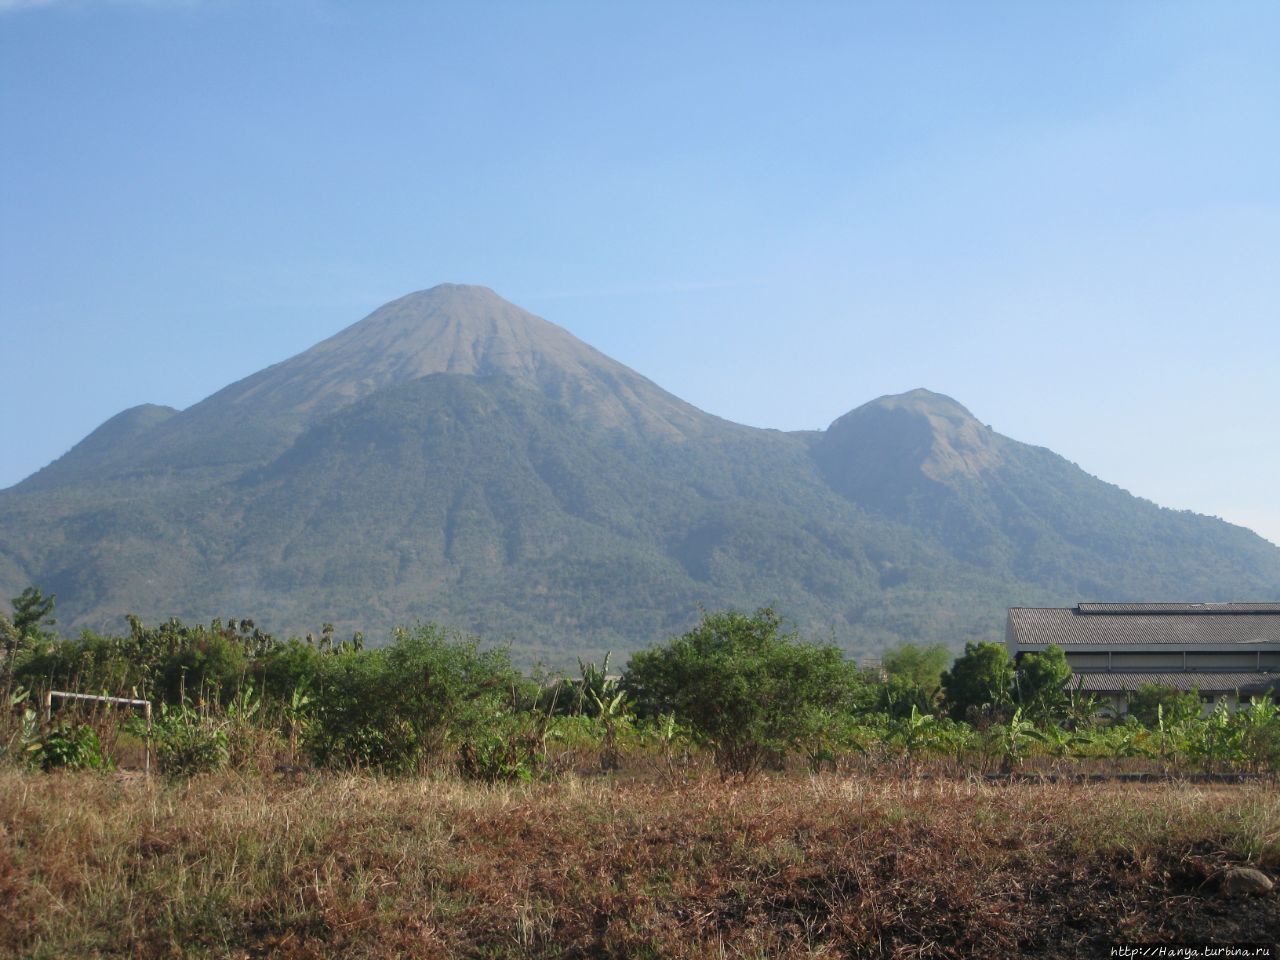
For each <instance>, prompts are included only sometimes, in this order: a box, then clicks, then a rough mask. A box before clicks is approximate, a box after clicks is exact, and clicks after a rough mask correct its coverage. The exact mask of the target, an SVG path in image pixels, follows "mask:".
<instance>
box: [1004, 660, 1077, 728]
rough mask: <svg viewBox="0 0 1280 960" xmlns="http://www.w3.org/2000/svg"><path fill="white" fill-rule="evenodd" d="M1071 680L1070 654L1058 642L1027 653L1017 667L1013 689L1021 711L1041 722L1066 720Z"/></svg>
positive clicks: (1030, 718)
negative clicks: (1068, 661) (1068, 660)
mask: <svg viewBox="0 0 1280 960" xmlns="http://www.w3.org/2000/svg"><path fill="white" fill-rule="evenodd" d="M1070 679H1071V666H1070V665H1069V664H1068V663H1067V655H1066V654H1065V653H1063V652H1062V648H1061V647H1059V646H1058V645H1057V644H1053V643H1051V644H1049V646H1047V647H1045V649H1043V650H1032V651H1029V652H1027V653H1024V654H1023V655H1022V656H1021V657H1019V658H1018V663H1017V665H1016V667H1015V669H1014V688H1015V690H1016V693H1017V700H1018V705H1019V706H1020V707H1021V708H1022V712H1023V713H1024V714H1025V715H1026V716H1027V718H1028V719H1029V720H1031V721H1033V722H1035V723H1040V724H1045V723H1051V722H1053V723H1056V722H1057V721H1059V720H1061V719H1063V718H1064V717H1065V716H1066V714H1067V709H1068V706H1069V701H1070V695H1069V693H1068V691H1067V682H1068V681H1069V680H1070Z"/></svg>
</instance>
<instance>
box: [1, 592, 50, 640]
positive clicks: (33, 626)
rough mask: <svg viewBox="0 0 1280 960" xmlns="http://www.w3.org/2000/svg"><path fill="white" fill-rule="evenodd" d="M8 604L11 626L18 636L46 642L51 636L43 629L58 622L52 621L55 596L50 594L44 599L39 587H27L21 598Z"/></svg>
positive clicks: (15, 598)
mask: <svg viewBox="0 0 1280 960" xmlns="http://www.w3.org/2000/svg"><path fill="white" fill-rule="evenodd" d="M9 602H10V603H11V604H12V605H13V626H14V627H15V628H16V629H17V631H18V635H19V636H21V637H24V638H26V639H28V640H46V639H48V638H49V637H50V636H51V632H50V631H48V630H45V629H44V628H45V627H52V626H54V625H55V624H56V623H57V622H58V621H57V620H55V619H53V608H54V606H55V605H56V604H57V602H58V596H57V594H53V593H51V594H49V595H48V596H47V597H46V596H45V595H44V594H43V593H41V592H40V588H39V587H27V589H25V590H23V591H22V595H21V596H17V597H14V598H13V599H12V600H11V601H9Z"/></svg>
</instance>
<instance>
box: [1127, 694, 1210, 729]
mask: <svg viewBox="0 0 1280 960" xmlns="http://www.w3.org/2000/svg"><path fill="white" fill-rule="evenodd" d="M1129 716H1131V717H1133V718H1134V719H1135V720H1137V721H1138V722H1139V723H1141V724H1142V725H1143V726H1144V727H1146V728H1147V729H1149V730H1154V729H1155V728H1156V727H1157V726H1158V725H1159V723H1160V721H1161V719H1163V720H1164V724H1165V726H1167V727H1168V726H1173V725H1175V724H1180V723H1185V722H1186V721H1188V720H1195V719H1197V718H1198V717H1199V716H1200V694H1199V693H1197V692H1196V691H1195V690H1191V691H1185V690H1175V689H1174V688H1173V687H1161V686H1157V685H1156V684H1153V683H1144V684H1143V685H1142V686H1141V687H1139V688H1138V690H1137V692H1136V693H1131V694H1130V695H1129Z"/></svg>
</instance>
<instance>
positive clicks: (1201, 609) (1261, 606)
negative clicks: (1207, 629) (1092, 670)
mask: <svg viewBox="0 0 1280 960" xmlns="http://www.w3.org/2000/svg"><path fill="white" fill-rule="evenodd" d="M1076 609H1077V610H1079V611H1080V612H1081V613H1208V614H1214V613H1217V614H1241V613H1244V614H1252V613H1280V603H1081V604H1077V605H1076Z"/></svg>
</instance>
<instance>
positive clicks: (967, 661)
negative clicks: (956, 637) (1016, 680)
mask: <svg viewBox="0 0 1280 960" xmlns="http://www.w3.org/2000/svg"><path fill="white" fill-rule="evenodd" d="M1012 687H1013V664H1012V663H1011V662H1010V661H1009V653H1008V651H1007V650H1006V649H1005V646H1004V644H1002V643H966V644H965V645H964V653H963V654H961V655H960V656H959V657H957V658H956V662H955V663H954V664H952V665H951V669H950V670H948V671H947V672H945V673H944V674H943V675H942V693H943V697H944V699H945V700H946V702H947V707H948V709H949V710H950V712H951V716H952V717H953V718H955V719H956V720H964V719H965V718H966V717H967V716H969V712H970V710H979V711H980V710H983V709H984V708H986V709H991V710H994V711H997V712H1004V711H1007V710H1008V709H1009V707H1010V706H1011V705H1012V696H1011V694H1012Z"/></svg>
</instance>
